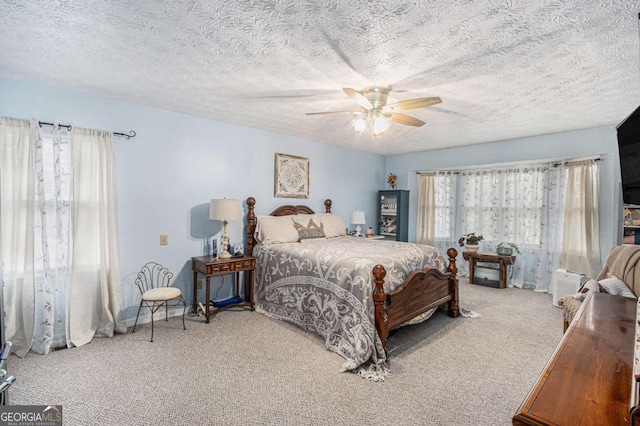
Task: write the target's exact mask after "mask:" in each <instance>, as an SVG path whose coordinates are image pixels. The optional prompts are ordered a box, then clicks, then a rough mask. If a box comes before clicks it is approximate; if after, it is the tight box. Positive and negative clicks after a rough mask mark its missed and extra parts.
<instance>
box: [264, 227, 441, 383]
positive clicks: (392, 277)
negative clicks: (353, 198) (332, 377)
mask: <svg viewBox="0 0 640 426" xmlns="http://www.w3.org/2000/svg"><path fill="white" fill-rule="evenodd" d="M253 254H254V256H255V257H256V258H257V267H256V304H257V309H258V311H260V312H263V313H265V314H266V315H268V316H271V317H273V318H278V319H281V320H286V321H290V322H292V323H294V324H297V325H299V326H300V327H303V328H305V329H307V330H311V331H314V332H316V333H318V334H320V335H321V336H323V337H324V338H325V347H326V348H327V349H329V350H331V351H334V352H337V353H338V354H340V355H342V356H343V357H344V358H345V359H346V362H345V364H344V365H343V368H342V370H341V371H346V370H355V371H356V372H358V373H359V374H361V375H363V376H368V377H369V378H372V379H379V378H382V377H384V376H386V375H388V369H387V367H386V363H385V361H386V357H385V352H384V349H383V347H382V342H381V341H380V338H379V336H378V333H377V332H376V328H375V319H374V318H375V317H374V304H373V298H372V292H373V288H374V283H373V275H372V272H371V271H372V269H373V267H374V266H375V265H377V264H381V265H383V266H384V267H385V269H386V270H387V276H386V277H385V291H386V292H389V291H391V290H393V289H394V288H396V287H398V286H399V285H400V284H402V283H403V282H404V280H405V278H406V277H407V276H408V275H409V274H410V273H411V272H414V271H417V270H421V269H425V268H437V269H439V270H441V271H443V272H446V262H445V259H444V258H443V256H442V255H441V254H440V252H439V251H438V250H437V249H436V248H434V247H431V246H425V245H420V244H410V243H403V242H395V241H381V240H366V239H363V238H354V237H338V238H331V239H324V238H318V239H311V240H303V242H297V243H285V244H272V245H268V246H260V245H258V246H256V247H255V249H254V252H253Z"/></svg>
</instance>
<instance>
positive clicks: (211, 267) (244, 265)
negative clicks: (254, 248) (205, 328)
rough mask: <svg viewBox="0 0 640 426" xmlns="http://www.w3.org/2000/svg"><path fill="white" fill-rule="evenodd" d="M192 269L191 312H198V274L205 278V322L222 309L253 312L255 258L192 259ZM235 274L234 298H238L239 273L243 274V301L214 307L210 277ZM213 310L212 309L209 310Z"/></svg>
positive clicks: (206, 257)
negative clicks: (243, 309)
mask: <svg viewBox="0 0 640 426" xmlns="http://www.w3.org/2000/svg"><path fill="white" fill-rule="evenodd" d="M191 265H192V268H193V312H197V311H198V273H201V274H202V275H204V276H205V278H206V284H205V293H206V302H205V303H204V307H205V313H204V316H205V318H206V322H207V323H208V322H209V318H210V317H212V316H214V315H215V314H217V313H218V312H219V311H221V310H223V309H229V308H237V307H240V308H245V309H246V308H249V309H250V310H252V311H253V310H255V304H254V301H253V272H254V270H255V269H256V258H255V257H253V256H242V257H232V258H229V259H216V258H215V257H212V256H200V257H192V258H191ZM234 272H235V281H234V282H235V297H240V272H244V273H245V275H244V293H245V294H244V296H245V297H244V300H243V301H242V302H240V303H231V304H228V305H225V306H220V307H215V306H213V302H212V301H211V291H210V285H211V277H212V276H217V275H225V274H233V273H234ZM211 308H213V309H211Z"/></svg>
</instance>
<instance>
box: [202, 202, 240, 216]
mask: <svg viewBox="0 0 640 426" xmlns="http://www.w3.org/2000/svg"><path fill="white" fill-rule="evenodd" d="M239 218H240V203H238V200H229V199H226V198H224V199H222V200H211V205H210V207H209V219H211V220H226V221H231V220H238V219H239Z"/></svg>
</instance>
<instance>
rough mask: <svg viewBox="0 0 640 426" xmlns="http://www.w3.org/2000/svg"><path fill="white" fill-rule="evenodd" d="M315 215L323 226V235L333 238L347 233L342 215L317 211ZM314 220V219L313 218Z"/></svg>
mask: <svg viewBox="0 0 640 426" xmlns="http://www.w3.org/2000/svg"><path fill="white" fill-rule="evenodd" d="M315 216H316V218H317V219H319V220H320V223H321V224H322V226H323V227H324V235H325V237H327V238H333V237H343V236H345V235H347V227H346V225H345V224H344V220H342V216H340V215H337V214H333V213H318V214H316V215H315ZM314 220H316V219H315V218H314Z"/></svg>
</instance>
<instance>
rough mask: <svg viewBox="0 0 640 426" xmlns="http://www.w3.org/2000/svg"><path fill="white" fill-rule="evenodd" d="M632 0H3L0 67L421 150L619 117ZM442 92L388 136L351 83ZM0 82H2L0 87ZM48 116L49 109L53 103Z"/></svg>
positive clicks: (639, 73) (632, 74) (632, 81)
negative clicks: (375, 134) (368, 126)
mask: <svg viewBox="0 0 640 426" xmlns="http://www.w3.org/2000/svg"><path fill="white" fill-rule="evenodd" d="M639 11H640V1H639V0H634V1H631V0H627V1H625V0H590V1H586V0H574V1H569V0H546V1H542V0H540V1H538V0H536V1H532V0H475V1H471V0H468V1H456V0H446V1H444V0H413V1H407V0H386V1H385V0H380V1H374V0H320V1H311V0H262V1H260V0H224V1H223V0H208V1H207V0H175V1H171V0H165V1H160V0H157V1H152V0H110V1H104V0H76V1H72V0H68V1H67V0H31V1H22V0H2V1H0V76H2V77H7V78H13V79H20V80H26V81H37V82H43V83H48V84H53V85H57V86H63V87H69V88H74V89H80V90H84V91H90V92H94V93H98V94H103V95H107V96H111V97H115V98H118V99H122V100H126V101H130V102H134V103H139V104H143V105H149V106H153V107H158V108H163V109H167V110H172V111H178V112H182V113H186V114H192V115H196V116H200V117H207V118H211V119H215V120H219V121H226V122H231V123H237V124H241V125H245V126H249V127H255V128H260V129H265V130H269V131H274V132H279V133H285V134H290V135H295V136H298V137H301V138H306V139H311V140H317V141H323V142H328V143H332V144H338V145H345V146H351V147H355V148H358V149H364V150H368V151H372V152H377V153H383V154H394V153H405V152H412V151H422V150H428V149H436V148H443V147H451V146H458V145H468V144H475V143H482V142H488V141H495V140H503V139H512V138H518V137H524V136H533V135H540V134H547V133H554V132H561V131H568V130H576V129H583V128H590V127H597V126H606V125H615V124H617V123H619V122H620V121H622V120H623V119H624V118H625V117H626V116H627V115H628V114H630V113H631V112H632V111H633V110H634V109H635V108H636V107H637V106H638V104H639V103H640V63H639V62H640V61H639V56H640V48H639V29H638V12H639ZM371 85H385V86H391V88H392V90H393V92H392V93H391V95H390V102H393V101H398V100H403V99H409V98H414V97H428V96H439V97H440V98H442V103H441V104H439V105H436V106H432V107H429V108H423V109H416V110H411V111H406V113H407V114H408V115H412V116H414V117H417V118H419V119H421V120H423V121H425V122H426V123H427V124H426V125H425V126H423V127H420V128H416V127H408V126H402V125H399V124H391V127H390V128H389V130H388V131H387V132H386V133H385V134H384V136H382V137H380V138H376V139H373V140H372V138H371V136H370V134H363V135H357V134H355V133H352V132H350V131H349V127H350V120H351V119H352V118H351V117H350V116H349V115H347V114H344V115H320V116H306V115H305V114H304V113H305V112H314V111H327V110H344V109H354V108H355V109H357V108H358V107H357V106H356V104H355V102H354V101H353V100H352V99H350V98H349V97H347V96H346V95H345V93H344V92H343V91H342V88H343V87H352V88H355V89H362V88H364V87H366V86H371ZM0 96H1V94H0ZM54 118H55V117H54Z"/></svg>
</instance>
